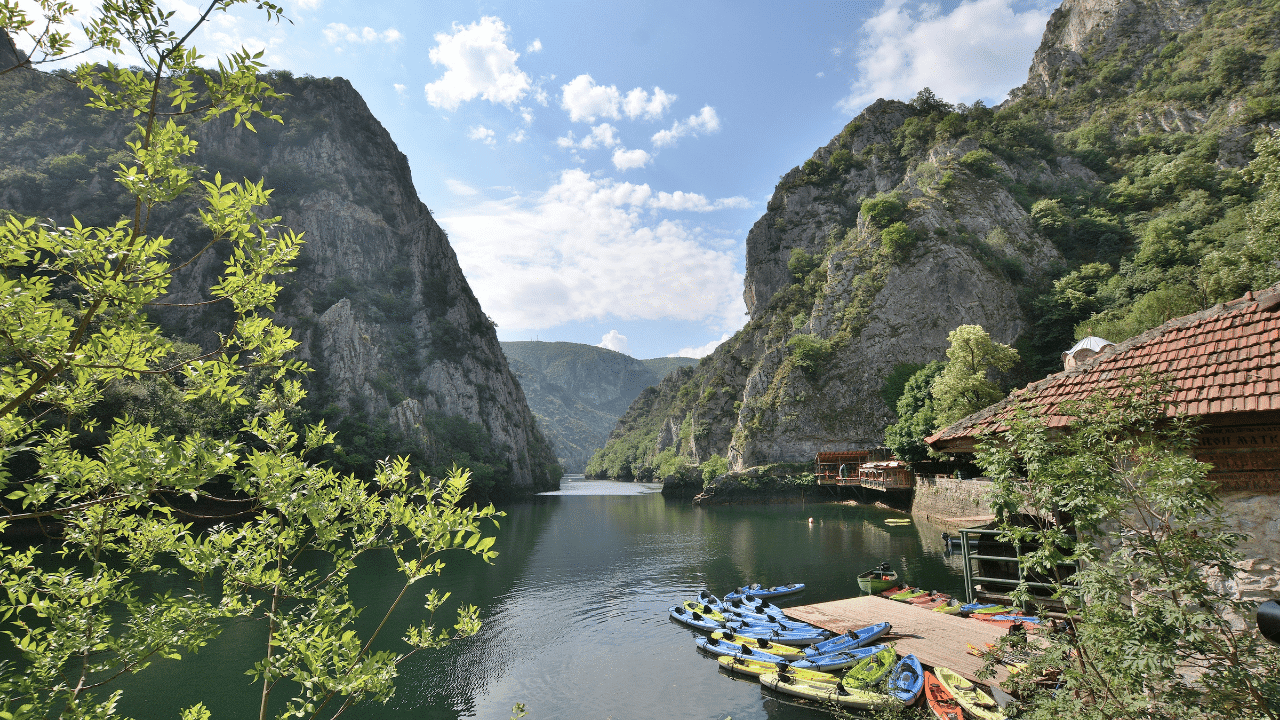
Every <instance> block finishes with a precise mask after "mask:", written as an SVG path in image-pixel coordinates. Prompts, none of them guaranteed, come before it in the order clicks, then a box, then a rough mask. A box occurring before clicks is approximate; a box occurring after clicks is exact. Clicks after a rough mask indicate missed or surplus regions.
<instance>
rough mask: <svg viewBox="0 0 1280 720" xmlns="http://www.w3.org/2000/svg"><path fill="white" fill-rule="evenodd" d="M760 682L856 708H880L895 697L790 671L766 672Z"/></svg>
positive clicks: (825, 701)
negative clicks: (855, 688)
mask: <svg viewBox="0 0 1280 720" xmlns="http://www.w3.org/2000/svg"><path fill="white" fill-rule="evenodd" d="M760 684H761V685H763V686H764V687H767V688H769V689H770V690H774V691H777V692H783V693H787V694H788V695H794V696H796V697H801V698H805V699H807V700H816V701H818V702H823V703H835V704H837V705H839V706H840V707H846V708H854V709H856V710H878V709H880V708H882V707H888V706H890V705H892V704H893V703H894V700H893V698H891V697H890V696H888V695H885V694H883V693H878V692H871V691H870V690H850V689H849V688H846V687H845V686H844V685H841V684H837V685H829V684H827V683H815V682H809V681H806V680H801V679H800V678H799V677H796V676H794V675H791V674H789V673H765V674H764V675H761V676H760Z"/></svg>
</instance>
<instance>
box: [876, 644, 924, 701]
mask: <svg viewBox="0 0 1280 720" xmlns="http://www.w3.org/2000/svg"><path fill="white" fill-rule="evenodd" d="M885 689H886V690H888V691H889V694H890V695H892V696H894V697H896V698H898V699H899V700H901V701H902V702H903V704H905V705H911V704H912V703H914V702H915V701H916V700H918V699H919V698H920V692H921V691H922V690H924V669H923V668H921V667H920V659H919V658H917V657H916V656H915V655H911V654H908V655H905V656H903V658H902V659H901V660H899V661H898V664H897V665H894V666H893V670H890V671H889V679H888V680H886V681H885Z"/></svg>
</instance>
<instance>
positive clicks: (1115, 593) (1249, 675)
mask: <svg viewBox="0 0 1280 720" xmlns="http://www.w3.org/2000/svg"><path fill="white" fill-rule="evenodd" d="M1175 390H1176V387H1175V386H1174V385H1173V383H1171V382H1169V381H1167V380H1161V379H1159V378H1156V377H1154V376H1145V377H1139V378H1135V379H1131V380H1130V381H1128V382H1127V383H1126V384H1125V386H1124V387H1123V388H1122V391H1121V392H1120V393H1119V394H1117V395H1116V396H1114V397H1107V396H1104V395H1102V394H1099V395H1095V396H1093V397H1090V398H1089V399H1087V400H1085V401H1083V402H1080V403H1077V404H1075V405H1073V406H1070V407H1067V408H1065V414H1067V415H1069V416H1070V417H1071V418H1072V420H1071V423H1070V425H1069V426H1068V427H1067V428H1066V429H1065V430H1064V431H1059V430H1051V429H1050V428H1049V427H1048V423H1047V418H1045V417H1042V416H1037V415H1035V414H1033V413H1031V412H1030V411H1028V410H1026V409H1025V408H1024V409H1022V410H1020V411H1019V414H1018V417H1017V419H1016V421H1015V422H1013V423H1012V427H1011V429H1010V430H1009V431H1008V432H1007V433H1005V434H1004V435H1002V436H1000V437H990V438H987V439H986V440H985V441H984V442H983V443H982V444H981V445H980V447H979V453H978V463H979V465H980V466H981V467H982V468H983V470H984V471H985V473H986V475H987V476H988V477H991V478H992V479H993V480H994V481H995V491H994V497H993V500H992V502H993V506H994V508H995V509H996V512H997V518H998V521H999V523H1000V525H999V527H1000V529H1001V530H1002V531H1003V535H1002V536H1001V539H1002V540H1006V541H1010V542H1020V543H1022V544H1023V547H1024V548H1026V547H1038V549H1036V550H1034V551H1032V552H1028V553H1026V554H1024V556H1023V559H1024V561H1025V562H1026V563H1028V565H1027V567H1028V570H1029V571H1031V572H1039V573H1043V574H1044V575H1045V576H1047V577H1050V578H1057V579H1056V580H1055V584H1054V587H1053V593H1054V596H1055V597H1058V598H1060V599H1062V600H1063V601H1064V602H1065V603H1066V604H1067V605H1068V606H1069V607H1070V608H1071V610H1072V613H1073V614H1074V615H1075V616H1076V617H1077V618H1078V619H1077V620H1075V621H1073V622H1069V623H1068V625H1067V631H1066V632H1062V633H1056V634H1052V635H1050V636H1049V645H1048V647H1047V648H1040V647H1038V646H1036V645H1030V646H1028V644H1027V642H1026V638H1025V636H1024V637H1022V638H1021V639H1010V640H1006V641H1005V642H1006V645H1007V646H1009V647H1010V649H1011V650H1013V651H1014V652H1017V653H1027V652H1028V651H1030V654H1031V656H1032V657H1033V663H1032V665H1031V666H1030V667H1029V668H1028V669H1026V670H1023V671H1021V672H1019V673H1018V674H1017V675H1015V676H1013V678H1012V681H1013V682H1014V683H1015V684H1016V685H1017V686H1018V687H1019V689H1022V690H1024V691H1027V693H1028V695H1027V697H1028V698H1029V703H1030V708H1029V712H1026V713H1023V716H1028V717H1034V718H1046V719H1047V718H1063V717H1072V718H1082V719H1087V718H1135V720H1136V719H1137V718H1144V719H1145V718H1169V719H1170V720H1172V719H1173V718H1223V720H1227V719H1235V718H1269V719H1270V720H1275V719H1276V718H1277V717H1280V675H1277V674H1276V672H1275V668H1276V667H1278V666H1280V648H1276V647H1274V646H1271V645H1268V644H1267V643H1266V641H1265V640H1263V639H1262V637H1261V636H1260V634H1259V633H1258V632H1257V629H1256V628H1255V627H1252V626H1251V623H1252V622H1253V617H1254V613H1255V612H1256V610H1257V607H1256V603H1254V602H1251V601H1247V600H1243V599H1240V598H1239V597H1238V596H1237V595H1236V594H1235V593H1234V592H1233V591H1232V579H1233V577H1234V576H1235V575H1236V572H1237V571H1236V567H1235V564H1234V563H1236V562H1237V561H1239V560H1240V559H1241V558H1240V554H1239V553H1238V552H1237V551H1236V546H1237V544H1238V542H1239V540H1240V537H1239V536H1238V535H1236V534H1234V533H1232V532H1229V531H1228V530H1227V528H1226V526H1225V523H1224V522H1223V516H1222V508H1221V505H1220V503H1219V501H1218V500H1217V498H1216V496H1215V492H1214V483H1212V482H1210V481H1209V480H1208V479H1207V477H1206V474H1207V471H1208V465H1206V464H1205V463H1201V462H1198V461H1196V460H1195V459H1194V457H1192V452H1191V451H1192V449H1193V447H1194V445H1195V439H1196V432H1195V427H1194V426H1193V425H1191V424H1190V423H1188V422H1187V421H1186V419H1185V418H1178V417H1174V418H1170V415H1169V414H1168V410H1169V408H1170V399H1171V398H1172V397H1173V394H1174V392H1175ZM1022 512H1031V513H1034V514H1035V515H1037V516H1039V517H1041V518H1044V519H1045V521H1046V522H1045V524H1044V525H1043V527H1038V528H1033V527H1026V526H1023V525H1019V524H1015V523H1014V522H1013V518H1014V516H1015V514H1017V513H1022ZM1033 543H1034V544H1033ZM1064 562H1066V563H1074V562H1079V563H1081V564H1082V568H1083V569H1082V570H1081V571H1080V572H1078V573H1076V574H1075V575H1074V576H1072V577H1071V578H1070V582H1067V581H1066V579H1064V578H1062V577H1060V576H1059V575H1058V570H1059V568H1060V563H1064ZM1014 597H1015V599H1019V598H1021V599H1026V598H1028V597H1029V590H1028V588H1027V587H1026V586H1023V587H1021V588H1019V589H1018V590H1017V592H1016V593H1015V595H1014ZM1046 674H1048V675H1050V676H1052V677H1055V678H1056V682H1059V683H1061V685H1060V689H1059V690H1058V691H1057V692H1052V693H1050V692H1034V690H1035V687H1034V681H1035V679H1036V678H1037V677H1044V676H1045V675H1046Z"/></svg>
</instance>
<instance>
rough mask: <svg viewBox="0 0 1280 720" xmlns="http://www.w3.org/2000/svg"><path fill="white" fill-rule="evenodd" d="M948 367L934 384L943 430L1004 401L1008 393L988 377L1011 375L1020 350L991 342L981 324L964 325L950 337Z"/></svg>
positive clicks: (937, 410)
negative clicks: (994, 373) (1010, 371)
mask: <svg viewBox="0 0 1280 720" xmlns="http://www.w3.org/2000/svg"><path fill="white" fill-rule="evenodd" d="M947 341H948V342H950V343H951V347H949V348H947V366H946V368H945V369H944V370H943V371H942V372H941V373H939V374H938V376H937V377H936V378H935V379H934V381H933V387H932V392H933V402H934V409H935V411H936V412H937V416H938V417H937V421H938V426H939V427H945V426H947V425H950V424H951V423H953V422H955V421H957V420H959V419H960V418H962V417H965V416H966V415H970V414H972V413H975V412H977V411H979V410H981V409H982V408H984V407H986V406H988V405H990V404H992V403H994V402H996V401H998V400H1000V399H1001V398H1003V397H1004V393H1002V392H1000V387H999V386H998V385H996V384H995V382H994V381H993V380H992V379H991V378H990V377H988V373H989V372H990V371H992V370H997V371H999V372H1008V371H1009V370H1011V369H1012V368H1013V366H1014V365H1016V364H1017V363H1018V351H1017V350H1014V349H1013V348H1011V347H1009V346H1008V345H1005V344H1003V343H998V342H996V341H994V340H992V339H991V336H990V335H988V334H987V331H986V330H983V329H982V326H981V325H961V326H960V327H958V328H956V329H955V330H952V331H951V333H950V334H949V335H947Z"/></svg>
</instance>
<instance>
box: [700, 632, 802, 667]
mask: <svg viewBox="0 0 1280 720" xmlns="http://www.w3.org/2000/svg"><path fill="white" fill-rule="evenodd" d="M711 637H712V639H714V640H728V641H729V642H731V643H734V644H735V645H741V646H742V647H749V648H751V649H752V650H763V651H765V652H767V653H769V654H770V655H777V656H779V657H781V658H784V659H786V660H800V659H802V658H804V651H802V650H800V649H798V648H794V647H791V646H789V645H784V644H782V643H780V642H777V641H774V640H769V639H767V638H755V637H748V636H746V635H738V634H737V633H734V632H731V631H728V630H716V631H715V632H713V633H711Z"/></svg>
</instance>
